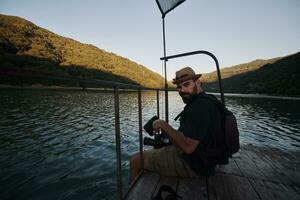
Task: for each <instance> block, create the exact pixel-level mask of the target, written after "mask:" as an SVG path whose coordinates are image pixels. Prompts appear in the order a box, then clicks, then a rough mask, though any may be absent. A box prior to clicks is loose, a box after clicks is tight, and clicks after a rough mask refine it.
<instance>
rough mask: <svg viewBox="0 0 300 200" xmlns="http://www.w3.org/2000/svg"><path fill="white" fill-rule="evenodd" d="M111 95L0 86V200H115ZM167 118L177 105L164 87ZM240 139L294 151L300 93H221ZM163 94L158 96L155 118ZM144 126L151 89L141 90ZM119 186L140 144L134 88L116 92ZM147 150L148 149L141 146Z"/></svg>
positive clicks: (151, 109)
mask: <svg viewBox="0 0 300 200" xmlns="http://www.w3.org/2000/svg"><path fill="white" fill-rule="evenodd" d="M113 98H114V95H113V92H111V91H71V90H65V91H63V90H21V89H0V155H1V157H0V168H1V171H0V199H32V200H33V199H115V198H116V174H115V168H116V167H115V166H116V161H115V135H114V134H115V130H114V100H113ZM169 101H170V108H169V109H170V123H171V124H172V125H173V126H175V127H178V124H177V123H176V122H174V120H173V119H174V118H175V116H176V115H177V114H178V113H179V112H180V111H181V109H182V108H183V107H184V104H183V103H182V101H181V98H180V97H179V96H178V95H177V93H176V92H170V93H169ZM226 104H227V106H228V108H229V109H230V110H232V111H233V112H234V113H235V114H236V117H237V120H238V126H239V130H240V141H241V143H242V144H253V145H255V146H266V147H275V148H280V149H283V150H285V151H298V152H299V150H300V99H298V98H271V97H267V96H255V95H254V96H253V95H244V96H242V97H241V96H240V95H232V96H231V97H227V96H226ZM163 105H164V96H163V94H161V95H160V107H161V108H160V109H161V113H160V115H161V116H164V109H163ZM142 106H143V124H144V123H145V122H146V121H147V120H148V119H150V118H151V117H152V116H153V115H155V114H156V93H154V92H143V93H142ZM120 122H121V125H120V126H121V151H122V174H123V185H124V190H126V189H127V188H128V175H129V158H130V155H131V154H133V153H134V152H136V151H138V150H139V143H138V106H137V93H136V92H121V93H120ZM146 148H149V147H146Z"/></svg>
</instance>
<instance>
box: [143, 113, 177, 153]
mask: <svg viewBox="0 0 300 200" xmlns="http://www.w3.org/2000/svg"><path fill="white" fill-rule="evenodd" d="M157 119H159V118H158V117H157V116H154V117H152V118H151V119H150V120H149V121H148V122H147V123H146V124H145V125H144V129H145V131H146V132H147V133H148V134H149V135H150V136H153V135H154V139H152V138H150V137H144V145H149V146H153V147H154V148H155V149H157V148H160V147H163V146H167V145H170V144H171V143H170V141H169V138H168V136H167V135H166V134H165V133H164V132H163V131H159V132H157V133H154V131H153V126H152V125H153V122H154V121H155V120H157Z"/></svg>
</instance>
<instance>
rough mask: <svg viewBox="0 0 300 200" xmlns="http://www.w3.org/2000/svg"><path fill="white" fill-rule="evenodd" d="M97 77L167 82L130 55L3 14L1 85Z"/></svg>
mask: <svg viewBox="0 0 300 200" xmlns="http://www.w3.org/2000/svg"><path fill="white" fill-rule="evenodd" d="M95 79H96V80H104V81H113V82H122V83H127V84H135V85H142V86H146V87H157V88H160V87H162V85H163V77H161V76H160V75H159V74H157V73H154V72H152V71H151V70H149V69H147V68H146V67H144V66H142V65H139V64H137V63H135V62H133V61H131V60H129V59H127V58H123V57H121V56H118V55H116V54H114V53H109V52H106V51H104V50H102V49H99V48H97V47H95V46H93V45H89V44H82V43H80V42H77V41H75V40H72V39H69V38H65V37H62V36H59V35H57V34H55V33H52V32H50V31H48V30H46V29H43V28H41V27H38V26H36V25H35V24H33V23H31V22H29V21H27V20H25V19H22V18H20V17H14V16H6V15H0V84H13V85H32V84H42V85H67V86H82V85H84V84H86V83H85V82H86V81H79V82H78V80H95ZM94 83H95V81H94V82H91V83H90V85H85V86H93V84H94ZM100 86H101V84H100Z"/></svg>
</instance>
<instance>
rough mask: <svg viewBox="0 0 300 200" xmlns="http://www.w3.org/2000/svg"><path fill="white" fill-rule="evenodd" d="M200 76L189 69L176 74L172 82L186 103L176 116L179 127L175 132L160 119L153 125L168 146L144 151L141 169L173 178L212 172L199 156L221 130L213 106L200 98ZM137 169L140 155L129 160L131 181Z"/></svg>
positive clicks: (208, 100)
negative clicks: (167, 142) (166, 140)
mask: <svg viewBox="0 0 300 200" xmlns="http://www.w3.org/2000/svg"><path fill="white" fill-rule="evenodd" d="M200 76H201V74H195V72H194V70H193V69H192V68H190V67H185V68H183V69H181V70H179V71H177V72H176V77H175V78H174V79H173V83H174V84H176V85H177V90H178V92H179V95H180V96H181V98H182V100H183V102H184V103H185V104H186V106H185V107H184V110H183V112H182V113H181V114H180V119H179V120H180V127H179V129H178V130H175V129H174V128H173V127H171V126H170V125H169V124H168V123H167V122H166V121H164V120H161V119H157V120H155V121H154V122H153V124H152V126H153V129H154V131H159V130H162V131H163V132H164V133H165V134H166V135H167V136H168V138H169V139H170V141H171V142H172V145H169V146H165V147H162V148H158V149H152V150H147V151H144V152H143V157H144V169H146V170H149V171H154V172H157V173H159V174H161V175H165V176H176V177H195V176H199V175H209V174H211V173H213V171H214V167H215V165H214V164H212V163H209V162H207V159H205V156H204V157H203V156H201V155H202V154H203V152H204V149H205V147H206V146H208V145H211V144H214V145H215V144H218V143H219V142H220V141H218V139H217V137H216V135H217V134H218V133H219V132H220V131H221V127H222V125H221V124H222V123H221V121H222V119H221V118H222V116H221V114H220V111H219V110H218V108H217V106H216V105H215V103H214V102H213V101H211V100H210V99H209V98H204V96H206V95H207V94H205V92H204V91H203V89H202V84H201V82H200V80H199V78H200ZM203 158H204V159H203ZM139 168H140V154H139V153H137V154H135V155H134V156H132V158H131V160H130V169H131V181H132V180H134V178H135V177H136V176H137V174H138V171H139Z"/></svg>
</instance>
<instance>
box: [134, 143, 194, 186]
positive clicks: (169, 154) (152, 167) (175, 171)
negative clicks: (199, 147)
mask: <svg viewBox="0 0 300 200" xmlns="http://www.w3.org/2000/svg"><path fill="white" fill-rule="evenodd" d="M143 157H144V169H147V170H149V171H153V172H157V173H159V174H161V175H165V176H178V177H194V176H196V174H195V172H194V171H193V170H192V169H191V168H190V167H189V166H188V164H187V163H186V162H185V161H184V159H183V158H182V156H181V154H180V153H179V151H178V150H177V148H176V147H174V146H166V147H163V148H159V149H152V150H148V151H144V153H143ZM139 170H140V153H137V154H135V155H134V156H132V158H131V159H130V172H131V176H130V180H131V182H132V181H133V180H134V178H135V177H136V176H137V174H138V172H139Z"/></svg>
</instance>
